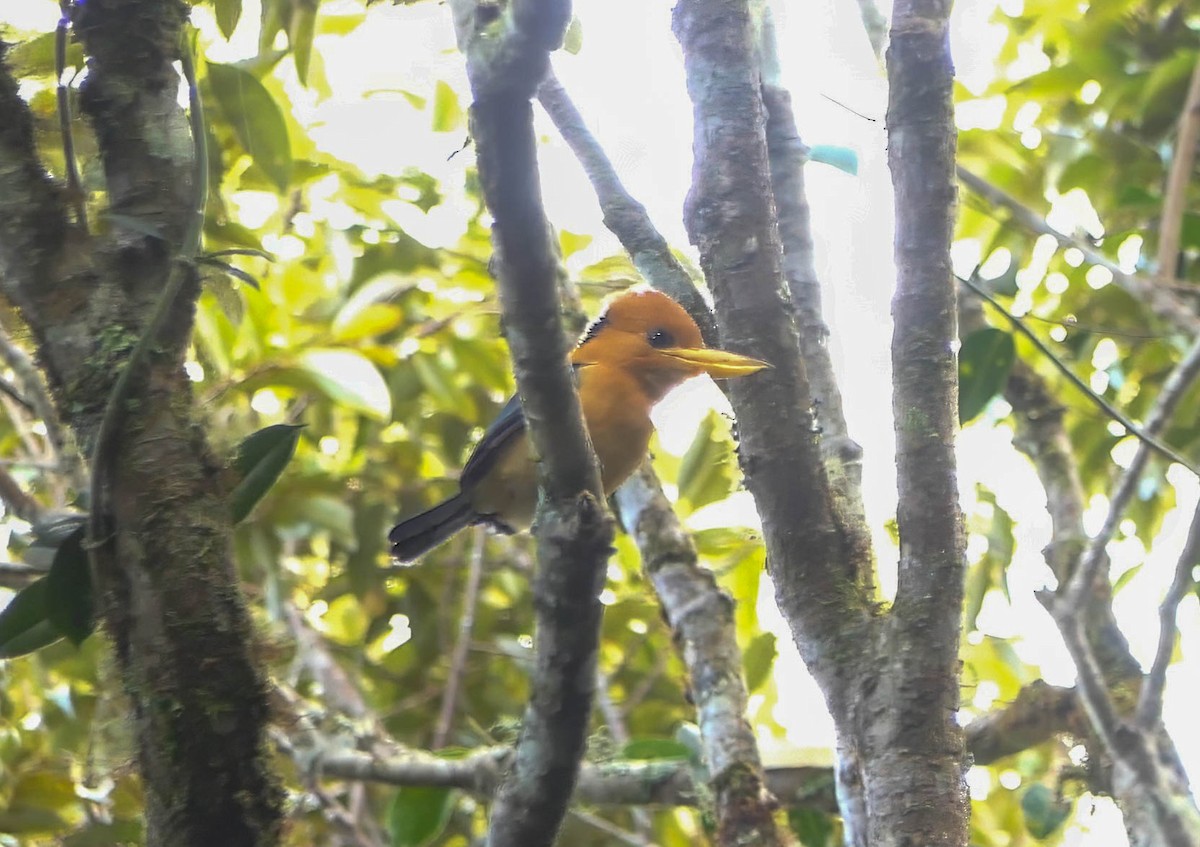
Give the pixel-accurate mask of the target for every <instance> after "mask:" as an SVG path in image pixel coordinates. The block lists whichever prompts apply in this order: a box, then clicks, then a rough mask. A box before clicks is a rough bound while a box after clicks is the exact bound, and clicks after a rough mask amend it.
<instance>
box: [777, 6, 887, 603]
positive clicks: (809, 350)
mask: <svg viewBox="0 0 1200 847" xmlns="http://www.w3.org/2000/svg"><path fill="white" fill-rule="evenodd" d="M759 33H760V38H759V49H758V60H759V66H760V70H761V75H762V98H763V106H764V107H765V109H766V116H767V121H766V128H765V135H766V140H767V156H768V161H769V164H770V173H771V195H772V197H773V198H774V200H775V213H776V217H777V219H778V224H779V238H780V242H781V243H782V245H783V272H784V277H785V278H786V280H787V285H788V291H789V292H790V294H791V299H792V306H793V307H794V310H795V319H796V329H797V330H798V331H799V337H800V356H801V358H802V359H803V360H804V371H805V373H806V374H807V375H808V381H809V385H810V386H811V391H812V398H813V403H814V404H815V408H816V426H817V428H818V429H819V431H820V435H821V452H822V455H823V456H824V458H825V466H826V472H827V473H828V475H829V482H830V486H831V487H832V489H833V492H834V506H835V508H836V509H838V510H839V511H840V512H841V513H842V514H841V516H840V518H839V521H840V523H841V524H842V525H843V526H845V528H846V529H845V532H846V536H847V539H848V545H849V546H850V548H851V549H852V550H853V553H852V554H851V558H852V560H853V562H854V564H855V565H856V566H857V568H858V573H857V574H856V575H855V581H856V582H857V583H858V584H860V585H862V586H863V590H864V592H865V593H867V594H871V593H872V592H873V591H874V581H875V560H874V554H873V551H872V545H871V532H870V528H869V527H868V526H867V519H866V513H865V510H864V507H863V499H862V452H863V451H862V447H861V446H859V444H858V443H857V442H856V441H855V440H854V439H853V438H851V437H850V432H849V429H848V428H847V426H846V415H845V412H844V410H843V408H842V392H841V390H840V389H839V387H838V384H837V376H836V375H835V373H834V370H833V360H832V358H831V357H830V355H829V344H828V339H829V327H828V326H827V325H826V323H825V315H824V310H823V308H822V305H821V282H820V279H818V277H817V268H816V257H815V254H814V249H813V234H812V215H811V211H810V209H809V205H808V195H807V191H806V189H805V184H804V165H805V162H807V160H808V148H807V147H806V146H805V145H804V142H803V141H802V140H801V139H800V133H799V130H798V129H797V128H796V117H795V115H794V114H793V111H792V97H791V94H790V93H789V92H788V90H787V89H786V88H784V87H783V85H782V83H781V82H780V80H779V74H780V67H779V46H778V43H777V40H776V34H775V22H774V18H773V16H772V14H771V8H770V6H767V7H766V8H765V9H764V10H763V20H762V24H761V26H760V27H759Z"/></svg>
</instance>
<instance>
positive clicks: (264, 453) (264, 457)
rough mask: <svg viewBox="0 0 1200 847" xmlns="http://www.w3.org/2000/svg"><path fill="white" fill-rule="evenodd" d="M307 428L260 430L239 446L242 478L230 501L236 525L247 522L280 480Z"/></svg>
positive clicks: (236, 465) (237, 466)
mask: <svg viewBox="0 0 1200 847" xmlns="http://www.w3.org/2000/svg"><path fill="white" fill-rule="evenodd" d="M303 428H304V427H303V425H302V424H275V425H274V426H268V427H266V428H265V429H260V430H259V431H258V432H256V433H254V434H252V435H250V436H249V437H247V438H246V440H245V441H243V442H242V443H241V444H240V445H239V446H238V452H237V457H236V458H235V459H234V461H233V468H234V470H235V471H237V473H238V474H239V475H240V476H241V478H242V479H241V482H239V483H238V484H237V487H236V488H234V489H233V494H232V495H230V498H229V507H230V510H231V511H232V513H233V522H234V523H235V524H237V523H241V522H242V521H243V520H245V519H246V517H247V516H248V515H249V514H250V512H251V510H253V509H254V507H255V505H257V503H258V501H259V500H261V499H262V498H263V496H264V495H265V494H266V493H267V492H268V491H269V490H270V489H271V486H272V485H274V484H275V480H277V479H279V475H280V474H282V473H283V469H284V468H286V467H287V463H288V462H289V461H291V458H292V454H293V453H295V452H296V444H297V443H298V442H299V440H300V430H301V429H303Z"/></svg>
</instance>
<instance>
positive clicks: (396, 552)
mask: <svg viewBox="0 0 1200 847" xmlns="http://www.w3.org/2000/svg"><path fill="white" fill-rule="evenodd" d="M474 519H475V511H474V510H473V509H472V508H471V504H470V503H469V502H467V498H466V497H465V496H463V494H462V492H459V493H458V494H455V495H454V496H453V497H451V498H450V499H449V500H446V501H445V502H443V503H438V504H437V505H436V506H434V507H433V508H432V509H430V510H429V511H427V512H422V513H421V514H419V515H413V516H412V517H411V518H408V519H407V520H404V521H401V522H400V523H398V524H397V525H396V526H394V527H392V531H391V532H389V533H388V541H390V542H391V543H392V555H393V556H395V557H396V558H397V559H399V560H400V561H402V562H411V561H412V560H413V559H417V558H420V557H421V556H423V555H424V554H425V553H428V552H429V551H430V550H432V549H433V548H434V547H437V546H438V545H439V544H441V543H442V542H443V541H446V540H447V539H448V538H449V537H450V536H452V535H454V533H456V532H458V531H459V530H460V529H462V528H463V527H466V526H470V525H471V523H472V522H473V521H474Z"/></svg>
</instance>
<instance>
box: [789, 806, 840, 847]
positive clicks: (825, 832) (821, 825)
mask: <svg viewBox="0 0 1200 847" xmlns="http://www.w3.org/2000/svg"><path fill="white" fill-rule="evenodd" d="M787 817H788V826H789V827H791V830H792V832H794V833H796V837H797V838H799V839H800V843H801V844H803V845H804V847H825V846H826V845H827V844H829V839H830V836H831V835H833V820H832V819H831V818H830V817H829V815H826V814H823V813H821V812H818V811H817V810H816V809H806V808H796V809H788V813H787Z"/></svg>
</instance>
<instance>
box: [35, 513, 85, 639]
mask: <svg viewBox="0 0 1200 847" xmlns="http://www.w3.org/2000/svg"><path fill="white" fill-rule="evenodd" d="M86 534H87V530H86V528H85V527H82V526H81V527H78V528H77V529H76V530H75V531H74V532H72V533H71V534H70V535H68V536H67V537H66V538H65V539H63V542H62V544H60V545H59V547H58V550H57V551H55V553H54V564H52V565H51V566H50V573H48V574H47V575H46V601H45V602H46V616H47V618H48V619H49V621H50V623H51V624H52V625H53V626H54V628H55V629H56V630H57V631H58V632H60V633H62V634H63V635H65V636H66V637H67V638H68V639H70V641H71V643H72V644H74V645H75V646H76V647H78V646H79V645H80V644H82V643H83V641H84V639H85V638H87V637H88V636H89V635H91V634H92V631H93V630H94V629H95V628H96V621H95V614H94V611H93V609H92V574H91V570H90V569H89V567H88V553H87V550H86V549H84V546H83V540H84V536H85V535H86Z"/></svg>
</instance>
